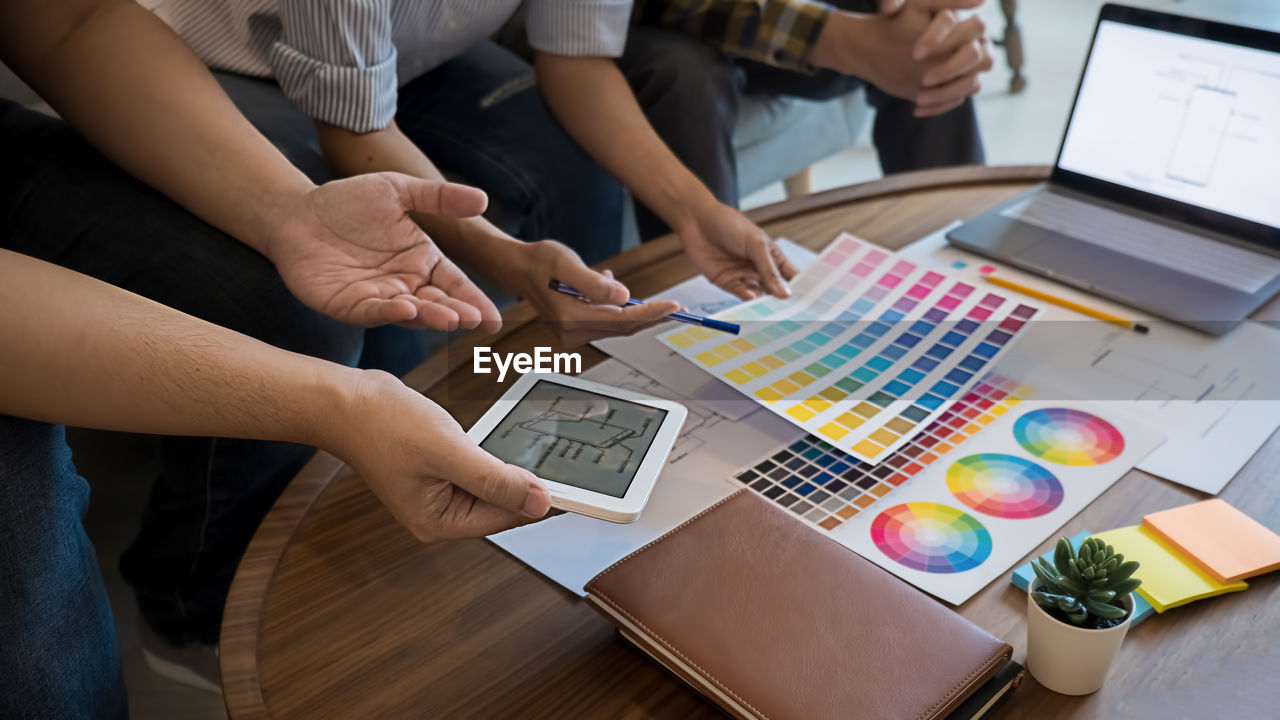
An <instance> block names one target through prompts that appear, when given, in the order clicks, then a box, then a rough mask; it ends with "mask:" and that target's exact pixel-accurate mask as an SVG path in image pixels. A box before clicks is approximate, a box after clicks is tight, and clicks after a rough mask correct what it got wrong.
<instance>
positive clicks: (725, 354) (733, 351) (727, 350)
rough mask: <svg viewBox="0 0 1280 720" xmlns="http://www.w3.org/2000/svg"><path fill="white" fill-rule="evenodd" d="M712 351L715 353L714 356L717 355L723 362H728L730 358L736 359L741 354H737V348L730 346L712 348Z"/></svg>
mask: <svg viewBox="0 0 1280 720" xmlns="http://www.w3.org/2000/svg"><path fill="white" fill-rule="evenodd" d="M713 351H714V352H715V354H717V355H719V356H720V357H722V358H724V359H725V360H728V359H730V358H736V357H738V356H739V355H741V354H742V353H740V352H738V348H736V347H734V346H732V345H721V346H720V347H718V348H713Z"/></svg>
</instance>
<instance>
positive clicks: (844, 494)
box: [733, 375, 1032, 530]
mask: <svg viewBox="0 0 1280 720" xmlns="http://www.w3.org/2000/svg"><path fill="white" fill-rule="evenodd" d="M1031 392H1032V390H1031V388H1029V387H1027V386H1025V385H1022V384H1021V383H1019V382H1018V381H1016V380H1011V379H1008V378H1005V377H1001V376H999V375H989V376H988V377H986V378H983V380H982V381H981V382H979V383H978V385H977V386H976V387H975V388H974V389H973V390H972V391H971V392H969V393H968V394H966V395H965V396H964V397H963V398H961V399H960V400H957V401H955V402H954V403H952V404H951V405H950V407H948V408H947V409H946V410H944V411H943V413H942V415H939V416H938V418H937V419H936V420H934V421H933V422H932V423H930V424H929V425H928V426H927V427H926V428H925V429H924V430H923V431H921V432H920V433H918V434H916V435H915V436H914V437H912V438H911V439H910V440H909V441H908V442H907V444H906V445H905V446H903V447H902V449H900V450H899V451H898V452H896V453H894V454H892V455H891V456H889V457H888V458H886V459H885V460H884V461H883V462H881V463H879V464H878V465H873V464H870V463H866V462H863V461H860V460H858V459H857V458H854V457H852V456H850V455H847V454H845V453H843V452H841V451H840V450H839V449H837V448H835V447H834V446H832V445H831V444H830V443H827V442H825V441H823V440H822V439H820V438H817V437H814V436H812V435H809V436H807V437H804V438H802V439H800V440H797V441H795V442H793V443H791V444H790V445H787V446H786V447H783V448H780V449H779V450H777V451H776V452H773V453H771V454H770V455H769V456H768V457H766V458H763V459H762V460H759V461H758V462H755V463H753V464H752V465H750V466H749V467H747V468H746V469H743V470H740V471H739V472H737V473H735V474H734V476H733V479H734V480H735V481H736V482H738V483H741V484H742V485H745V486H747V487H749V488H751V489H752V490H753V491H755V492H756V493H759V494H760V495H762V496H763V497H765V498H767V499H768V500H771V501H772V502H774V503H777V504H778V505H780V506H782V507H784V508H786V509H787V510H789V511H790V512H792V513H794V514H795V515H796V516H798V517H800V518H803V519H804V520H807V521H808V522H810V523H812V524H813V525H815V526H817V527H819V528H822V529H823V530H834V529H835V528H837V527H839V526H840V525H841V524H843V523H844V522H845V521H846V520H848V519H850V518H852V517H853V516H854V515H857V514H858V513H859V512H860V511H862V510H863V509H865V508H866V507H867V506H869V505H871V504H872V503H873V502H875V501H876V500H878V499H880V498H882V497H884V496H885V495H888V494H889V493H890V492H891V491H892V490H893V489H894V488H895V487H897V486H899V485H901V484H902V483H904V482H906V481H907V480H909V479H911V478H912V477H914V476H915V475H916V474H918V473H919V472H921V471H922V470H924V469H925V468H926V467H928V466H929V465H930V464H932V463H933V462H935V461H936V460H938V459H939V458H941V457H943V456H944V455H946V454H947V453H949V452H951V451H952V450H953V449H954V448H955V447H957V446H958V445H961V444H962V443H964V441H966V440H968V439H969V438H971V437H973V436H974V435H976V434H977V433H978V432H979V431H980V430H982V428H984V427H986V426H987V425H990V424H991V423H992V422H994V421H995V419H996V418H998V417H1000V416H1001V415H1004V414H1005V413H1007V412H1009V410H1010V409H1011V408H1013V407H1015V406H1017V405H1018V403H1020V402H1022V401H1023V400H1024V399H1026V398H1027V397H1029V396H1030V395H1031Z"/></svg>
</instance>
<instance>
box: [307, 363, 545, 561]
mask: <svg viewBox="0 0 1280 720" xmlns="http://www.w3.org/2000/svg"><path fill="white" fill-rule="evenodd" d="M351 372H352V373H353V374H354V375H353V377H355V378H356V379H355V381H354V382H353V383H352V384H351V389H350V391H349V392H348V393H347V396H346V397H345V398H344V401H343V406H342V407H341V408H338V409H337V411H335V412H334V413H333V418H332V421H331V423H332V427H331V428H329V430H328V431H327V432H326V433H324V434H323V435H322V436H321V437H320V438H319V442H318V444H319V445H320V446H321V447H322V448H323V449H326V450H329V451H330V452H333V453H334V454H335V455H337V456H338V457H340V458H341V459H342V460H344V461H345V462H346V463H347V464H349V465H350V466H351V467H352V468H354V469H355V470H356V472H358V473H359V474H360V476H361V477H363V478H364V481H365V482H366V483H367V484H368V485H369V488H370V489H371V490H373V493H374V494H375V495H377V496H378V499H379V500H381V501H382V504H383V505H385V506H386V507H387V509H388V510H390V511H391V514H392V515H393V516H394V517H395V519H396V521H397V522H399V523H400V524H401V525H403V526H404V527H405V528H406V529H407V530H408V531H409V532H411V533H413V535H414V537H416V538H418V539H419V540H421V541H422V542H425V543H430V542H436V541H439V540H449V539H455V538H467V537H482V536H484V535H491V534H493V533H496V532H501V531H503V530H506V529H508V528H512V527H515V526H517V525H524V524H526V523H529V522H533V521H534V520H537V519H541V518H543V517H546V516H547V514H548V511H550V509H551V496H550V495H549V494H548V493H547V489H546V486H544V485H543V484H542V482H541V481H540V480H538V478H537V477H535V476H534V475H533V473H531V472H529V471H528V470H524V469H523V468H519V467H516V466H515V465H509V464H507V463H504V462H502V461H501V460H499V459H497V458H496V457H494V456H492V455H490V454H489V453H487V452H485V451H484V450H482V449H480V447H479V446H478V445H476V443H475V442H473V441H472V440H471V439H470V438H468V437H467V435H466V433H464V432H463V430H462V427H461V426H459V425H458V423H457V421H455V420H454V419H453V418H452V417H450V416H449V414H448V413H447V412H445V411H444V410H443V409H442V408H441V407H440V406H438V405H436V404H435V403H433V402H431V401H430V400H428V399H427V398H425V397H423V396H422V395H420V394H418V393H417V392H415V391H414V390H412V389H410V388H409V387H406V386H405V385H404V383H402V382H400V381H399V380H397V379H396V378H395V377H393V376H391V375H388V374H387V373H384V372H380V371H376V370H357V371H351Z"/></svg>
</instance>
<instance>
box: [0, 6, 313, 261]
mask: <svg viewBox="0 0 1280 720" xmlns="http://www.w3.org/2000/svg"><path fill="white" fill-rule="evenodd" d="M3 5H4V7H3V9H0V28H2V29H0V48H3V51H4V57H3V59H4V61H5V62H6V63H7V64H9V65H10V66H11V67H12V68H13V69H14V70H15V71H16V72H17V73H18V74H19V75H21V76H22V77H23V79H25V80H26V81H27V82H28V83H29V84H30V85H31V86H32V87H34V88H35V89H36V90H37V91H38V92H39V93H40V94H41V96H42V97H43V98H44V99H45V100H47V101H48V102H49V104H50V105H52V106H53V107H54V108H55V109H56V110H57V111H58V112H59V113H60V114H61V115H62V116H63V117H64V118H65V119H66V120H67V121H68V122H70V123H71V124H72V125H73V126H75V127H76V129H77V130H78V131H79V132H80V133H81V134H82V135H84V137H85V138H86V139H88V140H89V141H90V142H91V143H92V144H93V145H94V146H95V147H97V148H98V149H99V150H101V151H102V152H103V154H105V155H107V156H108V157H109V158H111V159H112V160H113V161H115V162H116V163H117V164H118V165H120V166H121V167H122V168H124V169H125V170H126V171H128V172H129V173H131V174H132V175H134V176H136V177H138V178H139V179H141V180H142V181H143V182H146V183H147V184H149V185H151V186H153V187H155V188H157V189H158V190H160V191H161V192H163V193H165V194H166V195H168V196H169V197H171V198H173V199H174V200H175V201H177V202H178V203H180V204H181V205H183V206H184V207H186V208H187V209H188V210H190V211H191V212H193V213H194V214H196V215H198V216H200V217H201V218H203V219H205V220H206V221H208V222H210V223H211V224H213V225H216V226H218V227H219V228H221V229H223V230H224V231H226V232H227V233H229V234H231V235H233V236H234V237H236V238H239V239H240V240H242V241H244V242H245V243H247V244H249V245H251V246H252V247H254V248H255V249H258V250H259V251H261V252H264V254H268V255H269V242H270V239H271V237H272V234H273V228H274V227H275V225H276V222H277V220H278V219H279V217H280V216H281V214H282V213H283V211H284V210H285V208H286V207H287V206H288V205H289V204H290V202H291V201H293V200H296V199H297V198H299V197H300V196H301V195H302V194H304V193H305V192H307V191H308V190H310V189H311V188H312V187H313V185H312V183H310V182H309V181H308V180H307V179H306V177H305V176H304V175H302V173H301V172H299V171H298V170H297V169H295V168H294V167H293V166H292V165H291V164H290V163H289V162H288V161H287V160H286V159H285V158H284V157H283V156H282V155H281V154H280V153H279V152H278V151H276V149H275V148H274V147H273V146H272V145H271V144H270V143H269V142H268V141H267V140H266V139H265V138H263V137H262V136H261V135H260V134H259V133H258V132H257V131H255V130H254V128H253V127H252V126H251V125H250V124H249V123H248V122H247V121H246V120H245V119H244V117H243V116H242V115H241V114H240V113H239V111H238V110H237V109H236V107H235V106H234V105H233V104H232V103H231V101H230V100H229V99H228V98H227V96H226V94H225V93H223V92H222V89H221V87H220V86H219V85H218V83H217V82H216V81H215V80H214V79H213V76H212V75H211V74H210V73H209V71H208V69H207V68H205V67H204V65H203V64H202V63H201V62H200V60H199V58H197V57H196V56H195V55H194V54H193V53H192V52H191V51H190V50H189V49H188V48H187V46H186V45H185V44H184V43H183V42H182V40H181V39H180V38H179V37H178V36H177V35H175V34H174V33H173V32H172V31H170V30H169V28H168V27H166V26H165V25H164V23H162V22H161V21H160V20H158V19H157V18H155V17H154V16H153V15H152V14H151V13H150V12H148V11H147V10H145V9H144V8H142V7H140V6H139V5H137V3H135V2H133V1H132V0H110V1H96V0H78V1H71V2H62V3H49V2H47V1H46V0H11V2H9V3H4V4H3Z"/></svg>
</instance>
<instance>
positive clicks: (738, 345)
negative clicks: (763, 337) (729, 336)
mask: <svg viewBox="0 0 1280 720" xmlns="http://www.w3.org/2000/svg"><path fill="white" fill-rule="evenodd" d="M729 344H730V345H732V346H733V347H734V348H735V349H737V350H738V351H739V352H747V351H748V350H754V349H755V347H756V346H755V345H752V344H751V341H750V340H748V339H746V338H738V339H737V340H734V341H733V342H731V343H729Z"/></svg>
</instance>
